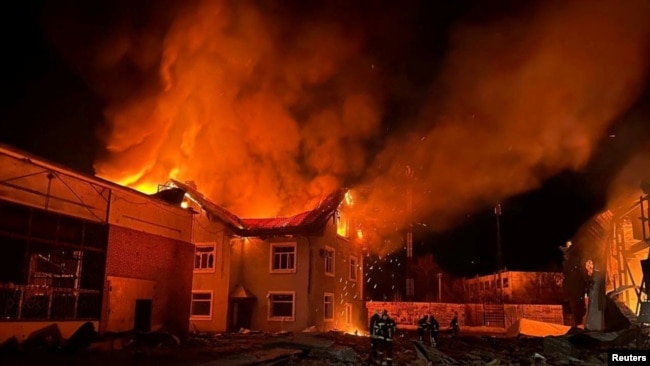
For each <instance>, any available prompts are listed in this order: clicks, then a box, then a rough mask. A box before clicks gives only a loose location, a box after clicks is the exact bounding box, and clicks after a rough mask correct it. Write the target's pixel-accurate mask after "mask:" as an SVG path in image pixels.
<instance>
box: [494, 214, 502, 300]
mask: <svg viewBox="0 0 650 366" xmlns="http://www.w3.org/2000/svg"><path fill="white" fill-rule="evenodd" d="M494 215H495V216H496V221H497V274H498V278H499V279H498V281H499V299H500V300H501V302H503V283H502V282H501V281H502V279H501V272H502V270H503V258H502V255H501V220H500V217H501V203H497V205H496V207H495V208H494Z"/></svg>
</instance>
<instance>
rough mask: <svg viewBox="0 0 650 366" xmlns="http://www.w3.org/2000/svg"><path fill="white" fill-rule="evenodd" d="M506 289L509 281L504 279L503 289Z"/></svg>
mask: <svg viewBox="0 0 650 366" xmlns="http://www.w3.org/2000/svg"><path fill="white" fill-rule="evenodd" d="M506 287H508V279H507V278H504V279H503V288H506Z"/></svg>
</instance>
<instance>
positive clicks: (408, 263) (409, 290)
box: [404, 165, 415, 300]
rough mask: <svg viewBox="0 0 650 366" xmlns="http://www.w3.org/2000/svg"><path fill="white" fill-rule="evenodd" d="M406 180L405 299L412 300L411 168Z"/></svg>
mask: <svg viewBox="0 0 650 366" xmlns="http://www.w3.org/2000/svg"><path fill="white" fill-rule="evenodd" d="M404 173H405V175H406V179H407V181H408V182H407V188H406V214H407V215H408V216H407V217H408V231H407V232H406V298H407V300H413V297H414V296H415V279H414V278H413V168H411V166H410V165H407V166H406V171H405V172H404Z"/></svg>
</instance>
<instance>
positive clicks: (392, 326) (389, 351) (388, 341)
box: [378, 310, 397, 366]
mask: <svg viewBox="0 0 650 366" xmlns="http://www.w3.org/2000/svg"><path fill="white" fill-rule="evenodd" d="M378 324H379V332H380V334H381V337H382V340H381V342H382V349H383V351H384V352H385V358H384V360H385V361H386V365H388V366H392V365H393V338H395V333H396V332H397V324H396V323H395V321H394V320H393V319H391V318H390V316H388V312H387V311H386V310H384V312H383V313H382V315H381V320H380V321H379V323H378Z"/></svg>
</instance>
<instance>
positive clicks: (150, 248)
mask: <svg viewBox="0 0 650 366" xmlns="http://www.w3.org/2000/svg"><path fill="white" fill-rule="evenodd" d="M193 258H194V246H193V245H192V244H191V243H187V242H183V241H180V240H174V239H169V238H165V237H162V236H158V235H153V234H148V233H144V232H140V231H136V230H132V229H128V228H124V227H120V226H115V225H111V226H110V229H109V234H108V253H107V260H106V276H115V277H125V278H133V279H140V280H150V281H155V282H156V287H155V298H154V299H153V314H152V316H153V317H154V318H157V319H160V320H161V322H162V324H163V326H164V327H165V328H168V329H169V330H170V331H174V332H179V333H184V332H186V331H187V329H188V326H189V318H188V314H189V311H190V310H189V308H190V297H191V293H192V270H193ZM104 303H105V304H106V301H105V302H104ZM102 322H103V323H104V322H105V317H103V321H102Z"/></svg>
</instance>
